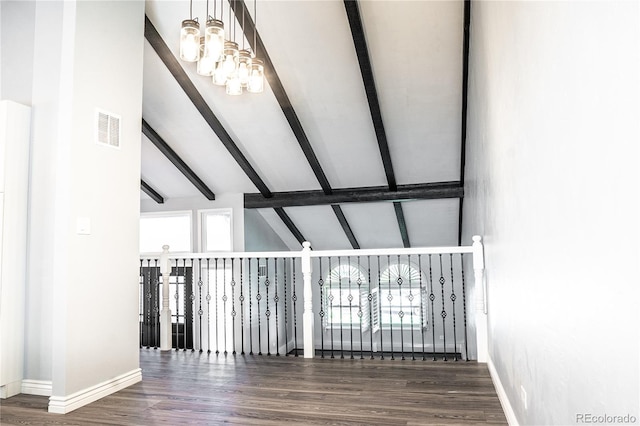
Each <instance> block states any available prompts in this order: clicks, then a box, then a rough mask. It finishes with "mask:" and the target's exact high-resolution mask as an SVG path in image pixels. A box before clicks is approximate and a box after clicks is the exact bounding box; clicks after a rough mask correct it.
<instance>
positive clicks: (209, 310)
mask: <svg viewBox="0 0 640 426" xmlns="http://www.w3.org/2000/svg"><path fill="white" fill-rule="evenodd" d="M209 260H210V259H207V272H206V275H205V276H206V277H207V296H206V297H205V299H206V300H207V355H209V354H210V353H211V269H210V264H209Z"/></svg>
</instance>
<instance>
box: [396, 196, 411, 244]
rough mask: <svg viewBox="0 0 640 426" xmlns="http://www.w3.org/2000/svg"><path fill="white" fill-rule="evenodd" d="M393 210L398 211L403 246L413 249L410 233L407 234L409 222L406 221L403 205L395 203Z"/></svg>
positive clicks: (397, 216)
mask: <svg viewBox="0 0 640 426" xmlns="http://www.w3.org/2000/svg"><path fill="white" fill-rule="evenodd" d="M393 209H394V210H395V211H396V219H398V226H399V227H400V235H401V236H402V244H403V245H404V247H405V248H409V247H411V242H410V241H409V233H408V232H407V222H405V220H404V211H403V210H402V204H400V203H399V202H397V201H395V202H394V203H393Z"/></svg>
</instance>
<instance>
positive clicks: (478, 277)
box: [472, 235, 489, 362]
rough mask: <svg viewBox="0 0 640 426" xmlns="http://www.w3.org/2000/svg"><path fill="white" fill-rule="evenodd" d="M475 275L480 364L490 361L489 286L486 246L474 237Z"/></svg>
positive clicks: (478, 238)
mask: <svg viewBox="0 0 640 426" xmlns="http://www.w3.org/2000/svg"><path fill="white" fill-rule="evenodd" d="M472 247H473V275H474V278H475V295H476V297H475V299H476V300H475V302H476V309H475V311H476V315H475V320H476V346H477V351H478V362H487V361H488V360H489V342H488V333H487V326H488V324H487V286H486V283H485V281H484V246H483V245H482V237H480V236H479V235H474V236H473V246H472Z"/></svg>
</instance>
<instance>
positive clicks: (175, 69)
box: [144, 15, 271, 197]
mask: <svg viewBox="0 0 640 426" xmlns="http://www.w3.org/2000/svg"><path fill="white" fill-rule="evenodd" d="M144 20H145V25H144V36H145V38H146V39H147V41H149V43H150V44H151V47H153V50H155V51H156V53H157V54H158V56H159V57H160V59H161V60H162V62H163V63H164V64H165V66H166V67H167V69H168V70H169V72H171V74H172V75H173V77H174V78H175V79H176V81H177V82H178V84H179V85H180V87H181V88H182V90H184V92H185V94H186V95H187V97H188V98H189V99H190V100H191V102H192V103H193V105H194V106H195V107H196V109H197V110H198V112H199V113H200V114H201V115H202V118H204V120H205V121H206V122H207V124H208V125H209V127H211V129H212V130H213V131H214V132H215V134H216V135H217V136H218V138H219V139H220V142H222V144H223V145H224V147H225V148H227V151H229V153H230V154H231V156H232V157H233V159H234V160H236V162H237V163H238V165H239V166H240V168H241V169H242V170H243V171H244V172H245V174H246V175H247V176H248V177H249V179H250V180H251V182H253V184H254V185H255V186H256V188H258V191H260V193H261V194H262V195H263V196H265V197H270V196H271V191H269V188H267V185H266V184H265V183H264V181H263V180H262V179H261V178H260V176H258V173H257V172H256V171H255V170H254V168H253V166H251V164H250V163H249V160H247V158H246V157H245V156H244V154H243V153H242V151H240V149H239V148H238V146H237V145H236V144H235V142H234V141H233V139H232V138H231V136H230V135H229V133H227V131H226V130H225V128H224V127H223V126H222V123H220V120H218V118H217V117H216V116H215V114H214V113H213V111H211V108H209V105H207V103H206V101H205V100H204V98H203V97H202V95H201V94H200V92H198V89H197V88H196V86H195V85H194V84H193V82H192V81H191V79H190V78H189V76H188V75H187V73H186V72H185V70H184V69H183V68H182V65H180V63H179V62H178V60H177V59H176V57H175V56H174V55H173V53H172V52H171V50H170V49H169V47H168V46H167V44H166V43H165V42H164V40H163V39H162V37H161V36H160V34H159V33H158V30H156V28H155V27H154V26H153V24H152V23H151V21H150V20H149V18H148V17H147V16H146V15H145V17H144Z"/></svg>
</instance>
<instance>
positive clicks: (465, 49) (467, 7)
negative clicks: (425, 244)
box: [458, 0, 471, 246]
mask: <svg viewBox="0 0 640 426" xmlns="http://www.w3.org/2000/svg"><path fill="white" fill-rule="evenodd" d="M470 25H471V0H465V1H464V29H463V31H464V33H463V39H462V117H461V134H460V145H461V147H460V183H461V184H462V186H463V187H464V168H465V163H466V156H467V100H468V99H467V98H468V97H467V93H468V89H469V26H470ZM463 201H464V198H460V204H459V205H458V245H459V246H460V245H462V207H463Z"/></svg>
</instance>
